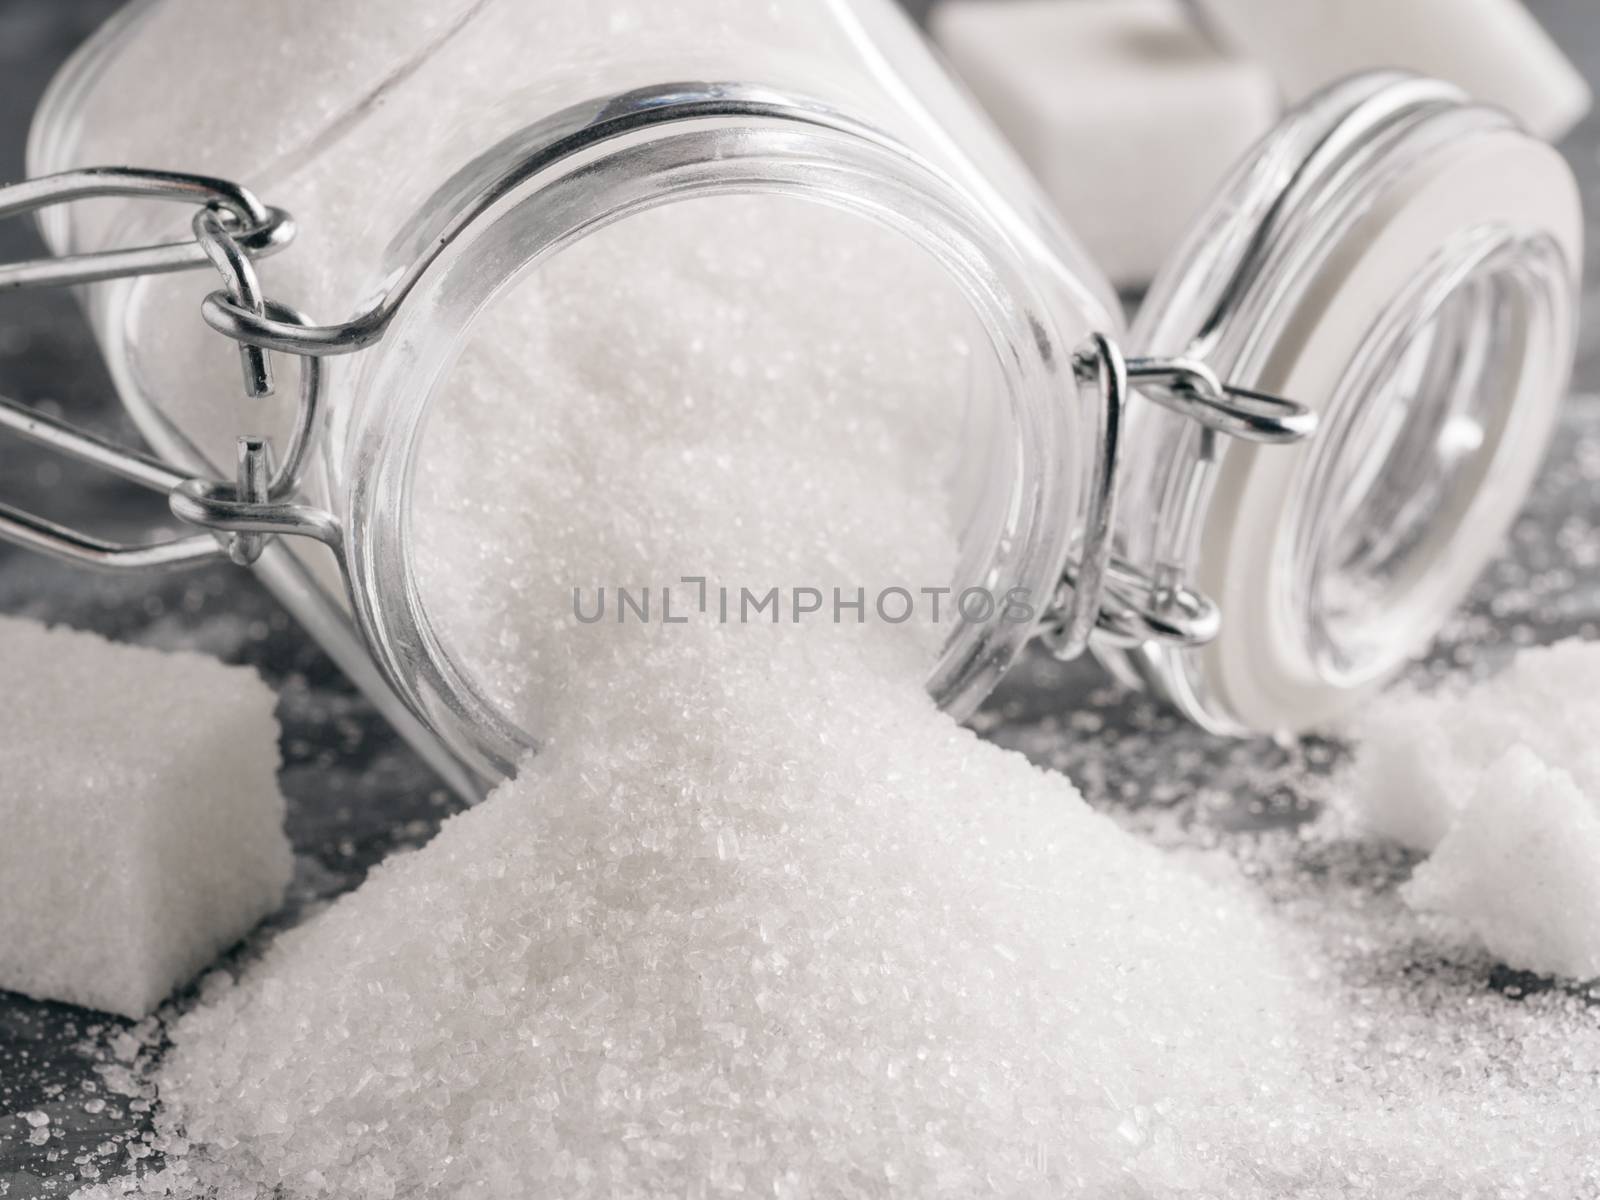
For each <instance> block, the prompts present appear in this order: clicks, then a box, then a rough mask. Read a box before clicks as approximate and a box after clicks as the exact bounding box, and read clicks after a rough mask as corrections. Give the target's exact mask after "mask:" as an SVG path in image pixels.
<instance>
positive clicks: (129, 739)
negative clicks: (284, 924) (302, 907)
mask: <svg viewBox="0 0 1600 1200" xmlns="http://www.w3.org/2000/svg"><path fill="white" fill-rule="evenodd" d="M0 689H3V690H4V692H5V694H6V695H7V696H8V697H9V700H8V702H7V704H6V720H5V723H4V726H3V727H0V894H3V896H4V900H3V902H0V988H5V989H8V990H11V991H17V992H22V993H23V994H25V995H28V996H33V997H35V998H37V999H49V1000H62V1001H66V1002H69V1003H73V1004H82V1005H85V1006H87V1007H90V1008H98V1009H104V1010H105V1011H107V1012H114V1013H121V1014H123V1015H125V1016H130V1017H137V1016H142V1015H144V1014H145V1013H148V1012H149V1011H150V1010H151V1009H153V1008H154V1007H155V1006H156V1005H157V1004H159V1003H160V1002H161V1001H162V1000H163V999H164V998H165V997H166V996H167V995H168V994H169V993H170V992H171V991H172V990H173V989H174V988H175V987H177V986H179V985H180V984H182V983H184V982H186V981H187V980H189V979H190V978H192V977H193V976H194V974H195V973H196V972H197V971H199V970H200V969H201V968H202V967H204V966H205V965H206V964H207V963H209V962H210V961H211V960H212V959H214V958H215V957H216V955H217V954H218V952H219V951H221V950H223V949H226V948H227V947H228V946H229V945H230V944H232V943H233V942H235V941H237V940H238V939H239V938H240V937H241V936H242V935H243V934H245V933H246V932H247V931H249V929H250V928H251V927H252V926H253V925H255V924H256V922H258V921H259V920H260V919H261V918H262V917H263V916H265V915H266V914H267V913H269V912H271V911H272V910H273V909H275V908H276V907H277V906H278V905H279V904H280V903H281V902H282V900H283V893H284V889H285V887H286V886H287V884H288V881H289V875H290V870H291V865H292V853H291V851H290V848H289V843H288V841H287V839H286V838H285V837H284V834H283V817H284V802H283V797H282V796H281V795H280V794H279V792H278V786H277V768H278V725H277V721H276V719H275V717H274V716H273V707H274V704H275V697H274V694H273V692H272V690H271V689H270V688H268V687H267V686H266V685H265V684H264V683H262V681H261V679H260V678H259V677H258V676H257V675H256V673H255V672H254V671H251V670H248V669H245V668H241V667H229V666H224V665H223V664H222V663H220V662H217V661H216V660H214V659H211V658H208V657H205V656H203V655H199V654H191V653H177V654H169V653H163V652H161V651H157V650H151V649H147V648H143V647H136V646H125V645H117V644H115V643H112V642H108V641H106V640H105V639H104V638H101V637H97V636H95V635H93V634H88V633H81V632H77V631H73V630H68V629H63V628H55V629H47V628H46V627H45V626H43V625H40V624H37V623H36V622H33V621H26V620H20V619H17V618H12V617H0Z"/></svg>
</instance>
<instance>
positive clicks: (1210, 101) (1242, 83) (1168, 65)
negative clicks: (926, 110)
mask: <svg viewBox="0 0 1600 1200" xmlns="http://www.w3.org/2000/svg"><path fill="white" fill-rule="evenodd" d="M933 29H934V35H935V37H936V38H937V40H938V42H939V44H940V46H941V48H942V49H943V50H944V52H945V55H946V56H947V57H948V58H949V59H950V61H951V63H952V65H954V66H955V68H956V70H957V72H959V73H960V75H961V76H962V77H963V78H964V79H965V80H966V83H967V85H968V87H970V88H971V89H972V92H973V93H974V95H976V96H977V98H978V100H979V101H981V102H982V103H983V105H984V107H985V108H987V109H988V110H989V113H990V115H991V116H992V117H993V118H994V119H995V122H996V123H997V124H998V125H999V126H1000V128H1001V130H1002V131H1004V132H1005V134H1006V135H1007V137H1009V138H1010V139H1011V141H1012V142H1013V143H1014V144H1015V146H1016V147H1017V150H1018V152H1019V153H1020V154H1021V155H1022V158H1023V159H1024V161H1026V162H1027V164H1028V166H1029V167H1031V168H1032V169H1033V172H1034V174H1035V175H1037V176H1038V177H1039V181H1040V182H1041V183H1042V184H1043V185H1044V187H1045V190H1046V191H1047V192H1049V193H1050V196H1051V198H1052V199H1053V200H1054V201H1055V202H1056V204H1057V206H1058V207H1059V208H1060V209H1061V211H1062V213H1063V214H1064V215H1065V216H1066V218H1067V220H1068V222H1069V223H1070V224H1071V226H1072V228H1073V230H1074V231H1075V232H1076V233H1077V234H1078V235H1079V236H1080V237H1081V238H1082V239H1083V241H1084V243H1085V245H1087V246H1088V248H1089V250H1090V251H1091V252H1092V253H1093V254H1094V256H1095V258H1096V259H1097V260H1098V261H1099V263H1100V265H1101V267H1103V268H1104V269H1105V271H1106V272H1107V273H1108V274H1109V275H1110V276H1111V278H1112V279H1113V280H1114V281H1115V282H1117V283H1118V284H1139V283H1144V282H1148V280H1149V279H1150V277H1151V276H1152V275H1154V274H1155V271H1156V269H1157V268H1158V267H1159V266H1160V265H1161V263H1162V262H1163V260H1164V259H1165V258H1166V256H1167V255H1168V254H1169V253H1170V252H1171V251H1172V250H1173V248H1174V247H1175V246H1176V244H1177V242H1178V240H1179V239H1180V238H1181V237H1182V236H1183V233H1184V231H1185V230H1186V229H1187V228H1188V227H1189V224H1190V222H1192V221H1193V220H1194V219H1195V218H1196V217H1197V216H1198V215H1199V213H1200V209H1201V207H1202V206H1203V205H1204V204H1205V203H1206V202H1207V201H1208V200H1209V199H1210V197H1211V193H1212V191H1213V190H1214V189H1215V188H1216V187H1217V185H1218V184H1219V183H1220V182H1221V180H1222V177H1223V176H1224V174H1226V173H1227V170H1228V168H1229V167H1230V166H1231V165H1232V163H1233V161H1234V159H1235V158H1237V157H1238V156H1239V155H1241V154H1242V153H1244V151H1245V150H1246V149H1248V148H1249V146H1250V145H1251V143H1253V142H1254V141H1255V140H1256V139H1257V138H1258V137H1260V136H1261V134H1263V133H1264V132H1266V130H1267V128H1268V127H1269V126H1270V125H1271V123H1272V121H1273V119H1274V117H1275V116H1276V114H1277V110H1278V100H1277V94H1276V89H1275V88H1274V86H1273V83H1272V79H1271V77H1270V76H1269V75H1268V74H1267V72H1266V71H1265V70H1264V69H1263V68H1261V67H1259V66H1257V65H1255V64H1254V63H1249V62H1242V61H1236V60H1233V59H1230V58H1227V57H1225V56H1224V55H1223V54H1222V53H1220V52H1219V51H1218V50H1216V49H1215V48H1214V47H1213V46H1212V45H1211V44H1210V42H1208V41H1207V39H1206V38H1205V36H1204V35H1203V34H1202V33H1201V31H1200V30H1199V29H1198V28H1196V27H1195V25H1194V24H1193V22H1192V21H1191V20H1190V18H1189V13H1188V9H1187V8H1186V6H1185V5H1184V4H1182V3H1180V2H1179V0H1075V2H1073V3H1064V2H1062V0H954V2H953V3H949V4H945V5H942V6H940V7H939V8H938V9H936V10H935V12H934V16H933Z"/></svg>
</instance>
